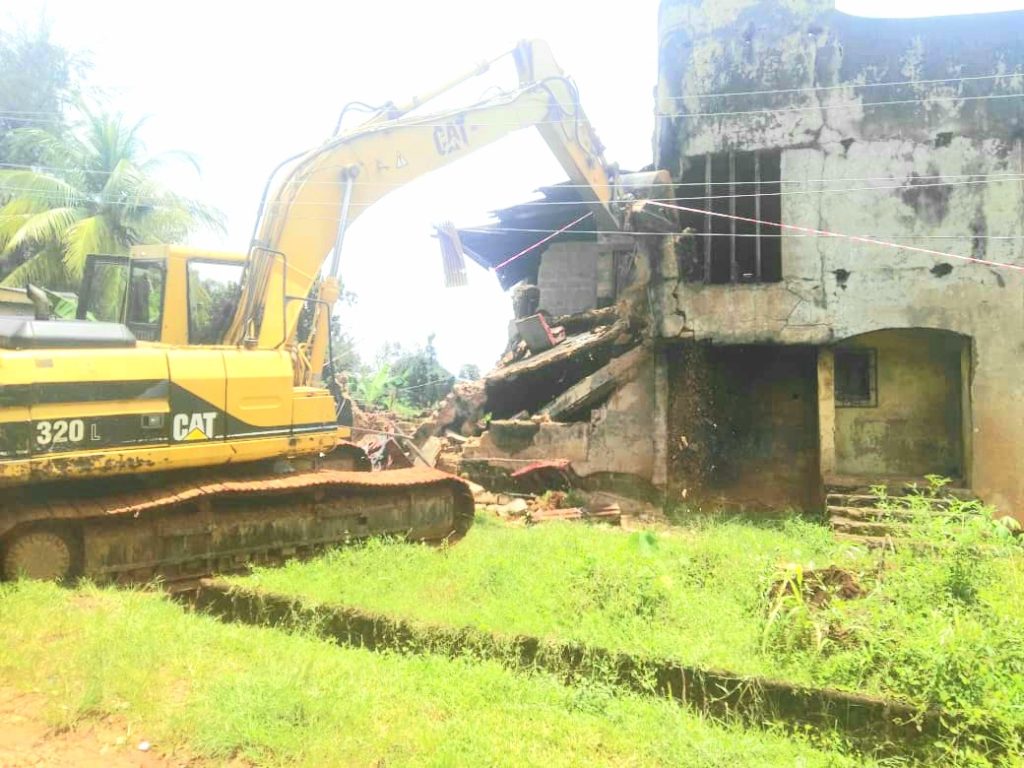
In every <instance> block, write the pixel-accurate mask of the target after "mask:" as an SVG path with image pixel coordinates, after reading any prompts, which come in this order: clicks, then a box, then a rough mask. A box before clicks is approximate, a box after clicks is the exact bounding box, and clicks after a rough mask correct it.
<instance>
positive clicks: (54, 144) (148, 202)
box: [0, 107, 223, 290]
mask: <svg viewBox="0 0 1024 768" xmlns="http://www.w3.org/2000/svg"><path fill="white" fill-rule="evenodd" d="M81 112H82V117H81V119H79V120H78V121H76V122H75V123H73V124H72V125H71V126H70V130H68V131H54V130H52V129H44V128H18V129H15V130H13V131H11V132H10V133H9V134H8V135H7V137H6V144H7V146H8V147H10V148H11V150H12V153H13V154H14V155H15V156H20V157H26V156H31V157H33V158H35V161H34V163H33V164H31V165H25V166H24V167H22V166H17V167H4V168H0V200H2V201H3V205H2V206H0V260H3V262H6V265H7V267H8V269H10V271H9V273H8V274H7V275H6V277H5V278H4V279H3V281H2V282H3V284H4V285H19V286H20V285H25V284H26V283H27V282H32V283H37V284H41V285H44V286H46V287H47V288H51V289H54V290H61V289H67V288H73V287H75V286H77V284H78V282H79V281H80V280H81V276H82V270H83V267H84V266H85V257H86V256H87V255H88V254H90V253H114V254H117V253H126V252H127V251H128V249H129V248H130V247H131V246H133V245H137V244H142V243H158V242H180V241H182V240H183V239H184V238H185V237H186V236H187V235H189V234H190V233H191V232H193V231H195V230H197V229H200V228H212V229H223V218H222V216H221V214H219V213H218V212H216V211H215V210H213V209H211V208H208V207H206V206H204V205H202V204H200V203H198V202H196V201H194V200H190V199H187V198H185V197H182V196H181V195H178V194H176V193H175V192H173V191H172V190H170V189H168V188H167V187H166V186H164V185H163V184H161V183H160V182H158V181H157V180H155V179H154V177H153V175H152V174H153V172H154V171H155V170H156V169H157V168H158V167H159V166H160V165H161V164H162V163H163V162H165V161H166V160H168V159H171V158H172V157H173V158H176V159H181V160H185V161H187V162H190V163H192V164H193V165H196V163H195V160H194V159H193V158H192V157H191V156H190V155H188V154H186V153H173V155H172V154H164V155H158V156H153V157H147V156H146V155H145V151H144V146H143V144H142V141H141V139H140V137H139V133H140V129H141V127H142V121H139V122H127V121H126V120H125V119H124V117H123V116H122V115H120V114H116V113H109V112H100V113H92V112H90V111H89V110H88V109H87V108H84V107H82V108H81ZM196 169H197V170H198V165H196ZM22 259H24V261H21V260H22ZM17 261H21V263H19V264H15V262H17ZM12 267H13V269H12Z"/></svg>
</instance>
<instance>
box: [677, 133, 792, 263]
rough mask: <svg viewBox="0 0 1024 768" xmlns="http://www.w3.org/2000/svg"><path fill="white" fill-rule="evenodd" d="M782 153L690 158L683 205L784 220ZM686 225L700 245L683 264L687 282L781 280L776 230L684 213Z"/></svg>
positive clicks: (683, 185)
mask: <svg viewBox="0 0 1024 768" xmlns="http://www.w3.org/2000/svg"><path fill="white" fill-rule="evenodd" d="M781 158H782V156H781V153H780V152H779V151H778V150H774V151H756V152H723V153H719V154H713V155H712V154H709V155H703V156H698V157H688V158H687V159H686V163H685V171H684V173H683V178H682V180H681V183H680V184H679V186H678V187H676V195H677V197H679V198H680V204H681V205H684V206H686V207H688V208H700V209H701V210H706V211H709V212H712V213H721V214H727V215H729V216H737V217H740V218H745V219H753V220H756V221H769V222H777V221H780V220H781V217H782V201H781V197H780V195H779V192H780V187H781V183H780V180H781V165H782V162H781ZM680 218H681V221H682V224H683V226H684V227H692V228H693V229H694V230H696V231H697V233H698V241H699V242H700V247H699V248H698V249H697V252H696V253H693V254H691V255H690V257H689V262H690V263H684V264H680V269H681V274H682V275H683V279H684V280H687V281H689V282H705V283H774V282H778V281H779V280H781V279H782V239H781V238H780V237H779V234H780V231H779V229H778V228H777V227H770V226H764V225H762V224H759V223H755V222H754V221H740V220H738V219H730V218H725V217H723V216H710V215H706V214H700V213H689V212H683V213H682V214H681V215H680Z"/></svg>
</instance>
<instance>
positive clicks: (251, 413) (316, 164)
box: [0, 41, 622, 582]
mask: <svg viewBox="0 0 1024 768" xmlns="http://www.w3.org/2000/svg"><path fill="white" fill-rule="evenodd" d="M506 55H507V54H506ZM512 56H513V57H514V59H515V62H516V65H517V69H518V73H519V87H518V88H516V89H515V90H513V91H509V92H505V93H503V94H501V95H498V96H495V97H492V98H489V99H487V100H485V101H482V102H480V103H477V104H473V105H471V106H469V107H466V108H463V109H457V110H452V111H443V112H434V113H430V114H418V112H419V110H420V107H421V106H422V105H423V104H424V103H426V102H427V101H430V100H431V99H433V98H435V97H436V96H438V95H440V94H441V93H443V92H444V91H447V90H449V89H450V88H452V87H454V86H455V85H457V84H459V83H461V82H463V81H465V80H467V79H468V78H470V77H472V76H473V75H476V74H480V73H481V72H483V71H485V70H486V69H487V68H488V67H489V66H490V65H491V64H493V63H494V61H497V59H495V60H494V61H492V62H488V63H487V64H484V65H481V66H480V67H478V68H476V69H475V70H474V71H473V72H471V73H467V74H466V75H463V76H462V77H460V78H457V79H456V80H455V81H453V82H451V83H448V84H446V85H445V86H443V87H441V88H439V89H437V90H436V91H434V92H432V93H430V94H427V95H426V96H424V97H421V98H418V99H414V100H412V101H410V102H408V103H407V104H404V105H394V104H389V105H386V106H384V107H382V108H380V109H379V110H378V111H377V112H376V114H374V115H373V116H371V117H370V118H369V119H367V120H366V121H365V122H363V123H362V124H360V125H359V126H358V127H356V128H354V129H351V130H348V131H344V132H342V131H339V130H336V131H335V135H334V136H332V137H331V138H330V139H329V140H327V141H326V142H325V143H324V144H322V145H321V146H319V147H317V148H315V149H313V150H311V151H309V152H307V153H305V154H303V155H301V156H296V157H294V158H289V159H288V160H287V161H285V162H284V163H282V164H281V165H279V166H278V168H277V169H275V171H274V173H272V174H271V177H270V179H269V180H268V182H267V187H266V189H265V190H264V193H263V200H262V201H261V203H260V210H259V213H258V216H257V225H256V229H255V231H254V237H253V239H252V243H251V247H250V248H249V251H248V252H247V253H245V254H230V253H218V252H209V251H200V250H195V249H190V248H187V247H182V246H173V245H153V246H140V247H136V248H134V249H133V250H132V251H131V253H130V255H129V256H127V257H124V256H104V255H98V254H97V255H93V256H90V257H89V259H88V262H87V266H86V270H85V274H84V278H83V283H82V286H81V291H80V293H79V306H78V318H79V319H78V320H73V321H71V320H41V319H36V320H33V319H26V318H24V317H17V318H15V317H7V318H0V488H2V489H3V490H2V493H3V499H2V501H0V577H3V578H8V579H9V578H16V577H18V576H19V575H24V576H29V577H34V578H46V579H58V580H66V579H69V578H74V577H78V576H87V577H89V578H91V579H95V580H98V581H114V582H124V581H129V582H136V581H148V580H152V579H154V578H158V579H162V580H164V581H167V582H187V581H188V580H191V579H194V578H196V577H198V576H203V575H206V574H209V573H212V572H219V571H229V570H237V569H240V568H244V567H246V566H247V565H248V564H251V563H264V562H277V561H280V560H281V559H283V558H287V557H290V556H294V555H304V554H307V553H309V552H311V551H313V550H315V549H317V548H320V547H324V546H330V545H335V544H339V543H343V542H347V541H350V540H352V539H357V538H361V537H366V536H371V535H375V534H384V533H390V534H396V535H404V536H408V537H410V538H412V539H415V540H426V541H440V540H446V539H453V538H458V537H460V536H462V535H463V534H465V532H466V531H467V530H468V529H469V527H470V525H471V523H472V519H473V500H472V497H471V494H470V492H469V490H468V487H467V485H466V484H465V483H464V482H463V481H461V480H460V479H458V478H456V477H453V476H451V475H448V474H446V473H443V472H440V471H437V470H434V469H431V468H428V467H416V468H412V469H402V470H393V471H389V472H368V471H355V470H354V469H352V468H351V466H350V464H351V460H352V457H353V455H354V454H353V453H352V452H351V450H349V449H347V448H346V446H348V447H349V448H350V447H351V444H350V443H349V438H350V435H351V429H350V425H351V421H349V420H347V419H346V418H345V413H346V410H347V409H346V402H345V400H344V397H343V396H342V394H341V393H340V391H338V389H337V386H336V384H335V383H334V381H333V377H332V376H327V377H326V381H325V377H324V375H323V371H324V368H325V362H326V361H328V360H329V359H330V356H329V351H330V350H329V344H330V310H331V307H332V306H333V305H334V304H335V302H336V301H337V299H338V294H339V279H338V275H339V268H340V265H341V256H342V244H343V241H344V238H345V232H346V229H347V228H348V227H349V226H350V225H351V223H352V221H353V220H355V218H356V217H357V216H358V215H359V213H361V212H362V211H364V210H365V209H366V208H367V207H368V206H369V205H371V204H372V203H374V202H375V201H377V200H379V199H380V198H381V197H383V196H384V195H385V194H386V193H387V192H389V191H391V190H392V189H394V188H396V187H399V186H401V185H402V184H405V183H407V182H409V181H411V180H412V179H414V178H416V177H418V176H421V175H422V174H425V173H427V172H429V171H431V170H434V169H436V168H439V167H441V166H444V165H447V164H448V163H451V162H453V161H455V160H458V159H459V158H461V157H463V156H465V155H467V154H469V153H471V152H473V151H474V150H476V149H479V148H481V147H483V146H485V145H488V144H490V143H492V142H494V141H496V140H497V139H500V138H502V137H504V136H506V135H507V134H509V133H510V132H512V131H515V130H519V129H523V128H528V127H531V126H536V127H537V128H538V130H539V131H540V133H541V134H542V135H543V137H544V138H545V140H546V141H547V143H548V145H549V146H550V147H551V149H552V151H553V152H554V154H555V155H556V156H557V158H558V159H559V161H560V162H561V164H562V166H563V167H564V168H565V170H566V171H567V173H568V175H569V177H570V179H571V181H572V183H573V184H575V185H578V186H579V188H580V189H581V192H582V193H583V194H584V195H585V199H586V201H587V202H589V203H590V204H592V207H593V211H594V213H595V221H596V222H597V223H598V224H599V228H602V229H604V228H618V227H620V221H621V218H622V214H621V211H620V208H621V205H620V201H619V199H618V198H619V196H620V194H621V192H620V190H621V187H620V185H619V181H618V179H617V177H616V173H615V172H614V171H613V170H612V169H610V168H609V167H608V165H607V164H606V163H605V161H604V158H603V153H602V148H601V145H600V143H599V142H598V140H597V138H596V136H595V135H594V133H593V130H592V128H591V126H590V124H589V123H588V122H587V119H586V117H585V115H584V114H583V111H582V109H581V107H580V103H579V99H578V96H577V91H576V88H575V86H574V85H573V83H572V82H571V81H570V80H569V79H568V78H566V77H565V75H564V74H563V73H562V72H561V70H560V69H559V68H558V66H557V65H556V64H555V62H554V59H553V58H552V56H551V52H550V50H549V49H548V47H547V46H546V45H545V44H543V43H541V42H539V41H532V42H524V43H521V44H519V45H518V46H517V47H516V48H515V49H514V51H512ZM499 58H500V57H499ZM340 123H341V121H340V120H339V126H340ZM278 177H280V178H278ZM275 181H276V184H275V183H274V182H275ZM272 187H273V188H274V189H275V191H274V193H273V194H269V190H270V189H271V188H272ZM325 264H329V266H328V268H327V269H323V267H324V265H325ZM304 309H305V318H306V322H305V323H300V316H302V315H303V310H304ZM301 325H305V326H307V328H308V331H307V332H305V333H303V334H300V332H299V329H300V326H301ZM346 422H347V423H346ZM356 458H358V455H356ZM337 467H343V468H342V469H338V468H337ZM346 467H347V468H346Z"/></svg>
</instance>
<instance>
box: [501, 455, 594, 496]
mask: <svg viewBox="0 0 1024 768" xmlns="http://www.w3.org/2000/svg"><path fill="white" fill-rule="evenodd" d="M511 477H512V480H513V482H514V483H515V486H516V488H517V489H519V490H520V491H522V492H523V493H544V492H545V491H568V490H569V489H570V488H574V487H576V485H577V482H576V481H577V480H578V479H579V478H578V477H577V476H576V473H575V472H574V471H573V468H572V463H571V462H569V461H568V460H567V459H554V460H542V461H535V462H533V463H532V464H528V465H526V466H525V467H523V468H522V469H518V470H516V471H515V472H513V473H512V474H511Z"/></svg>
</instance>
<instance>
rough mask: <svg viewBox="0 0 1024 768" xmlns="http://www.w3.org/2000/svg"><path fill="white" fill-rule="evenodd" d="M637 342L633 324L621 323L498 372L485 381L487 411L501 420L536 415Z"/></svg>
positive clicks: (568, 341)
mask: <svg viewBox="0 0 1024 768" xmlns="http://www.w3.org/2000/svg"><path fill="white" fill-rule="evenodd" d="M637 342H638V339H637V337H636V335H635V334H634V332H633V331H632V330H631V328H630V326H629V324H628V323H627V322H626V321H623V320H618V321H616V322H615V323H613V324H612V325H609V326H603V327H600V328H597V329H595V330H593V331H587V332H586V333H583V334H580V335H578V336H571V337H569V338H567V339H565V341H563V342H561V343H560V344H558V345H557V346H554V347H551V348H550V349H547V350H545V351H543V352H539V353H537V354H532V355H529V356H528V357H525V358H523V359H521V360H518V361H517V362H512V363H508V364H506V365H504V366H502V367H499V368H496V369H495V370H493V371H491V372H490V373H489V374H487V376H486V377H485V378H484V384H485V387H486V398H485V402H486V408H487V411H489V412H490V413H492V414H493V415H494V417H495V418H500V419H504V418H508V417H509V416H510V415H511V414H514V413H519V412H520V411H523V410H526V411H528V412H530V413H534V412H536V411H537V410H538V409H539V408H541V407H543V406H544V405H546V404H548V403H549V402H551V400H553V399H554V398H556V397H557V396H558V395H560V394H562V393H563V392H565V390H566V389H568V388H569V387H570V386H572V385H573V384H575V383H576V382H578V381H580V380H581V379H583V378H585V377H586V376H589V375H590V374H592V373H594V372H595V371H597V370H599V369H600V368H602V367H604V366H605V365H607V364H608V362H609V361H610V360H611V359H612V358H614V357H617V356H619V355H621V354H622V353H623V352H625V351H626V350H628V349H630V348H631V347H634V346H636V344H637Z"/></svg>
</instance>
